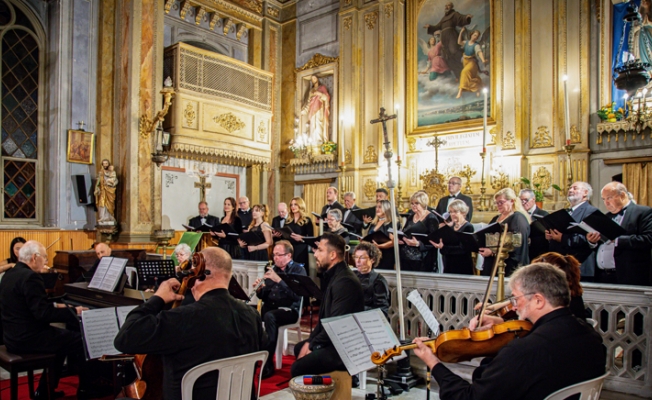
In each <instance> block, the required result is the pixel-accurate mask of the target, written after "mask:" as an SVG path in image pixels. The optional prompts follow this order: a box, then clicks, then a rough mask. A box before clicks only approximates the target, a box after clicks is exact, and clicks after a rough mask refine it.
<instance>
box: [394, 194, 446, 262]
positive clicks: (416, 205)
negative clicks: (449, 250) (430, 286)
mask: <svg viewBox="0 0 652 400" xmlns="http://www.w3.org/2000/svg"><path fill="white" fill-rule="evenodd" d="M410 209H411V211H412V212H411V213H410V214H409V216H408V218H407V220H406V222H405V226H404V227H403V231H404V232H406V233H408V232H416V233H425V234H430V233H433V232H434V231H436V230H437V228H438V225H439V223H438V221H437V217H436V216H435V214H433V213H431V212H430V211H428V195H427V194H425V193H423V192H416V193H414V194H413V195H412V196H411V197H410ZM399 243H400V244H401V246H400V248H399V255H400V257H401V269H403V270H405V271H420V272H432V271H433V269H434V262H431V261H429V260H434V257H426V256H427V255H428V253H429V252H431V251H433V246H432V245H431V244H428V245H425V244H424V243H423V242H421V241H419V240H417V239H416V238H408V237H404V238H403V239H402V240H401V241H399ZM435 252H436V250H435Z"/></svg>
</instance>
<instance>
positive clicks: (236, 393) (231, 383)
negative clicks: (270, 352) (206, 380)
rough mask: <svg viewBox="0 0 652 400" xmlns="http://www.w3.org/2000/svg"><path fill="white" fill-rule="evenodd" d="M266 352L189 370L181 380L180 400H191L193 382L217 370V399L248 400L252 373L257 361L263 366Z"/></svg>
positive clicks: (210, 363)
mask: <svg viewBox="0 0 652 400" xmlns="http://www.w3.org/2000/svg"><path fill="white" fill-rule="evenodd" d="M266 359H267V351H264V350H263V351H258V352H256V353H251V354H244V355H241V356H236V357H230V358H224V359H221V360H215V361H209V362H205V363H203V364H199V365H198V366H196V367H194V368H191V369H189V370H188V372H186V374H185V375H184V376H183V379H182V380H181V399H182V400H192V388H193V386H194V385H195V381H196V380H197V379H198V378H199V377H200V376H202V375H204V374H205V373H207V372H211V371H215V370H218V371H220V376H219V378H218V380H217V398H218V399H224V400H250V399H251V387H252V385H253V383H254V371H255V369H256V363H257V362H258V361H261V362H262V365H265V360H266ZM261 375H262V374H259V375H258V393H256V398H258V395H259V394H260V378H261Z"/></svg>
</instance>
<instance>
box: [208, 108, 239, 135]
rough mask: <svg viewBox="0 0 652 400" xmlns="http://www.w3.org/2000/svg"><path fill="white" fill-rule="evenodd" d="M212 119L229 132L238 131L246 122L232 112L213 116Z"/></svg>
mask: <svg viewBox="0 0 652 400" xmlns="http://www.w3.org/2000/svg"><path fill="white" fill-rule="evenodd" d="M213 121H215V123H217V124H218V125H219V126H221V127H222V128H224V129H226V130H227V131H228V132H229V133H233V132H235V131H239V130H240V129H242V128H244V127H245V126H246V124H245V123H244V122H242V121H241V120H240V119H239V118H238V117H236V116H235V115H233V114H232V113H226V114H222V115H220V116H218V117H213Z"/></svg>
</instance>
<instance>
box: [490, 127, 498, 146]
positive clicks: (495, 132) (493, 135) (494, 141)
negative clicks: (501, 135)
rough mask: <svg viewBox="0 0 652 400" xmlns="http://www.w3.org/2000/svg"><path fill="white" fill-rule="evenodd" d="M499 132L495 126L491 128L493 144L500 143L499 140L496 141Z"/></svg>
mask: <svg viewBox="0 0 652 400" xmlns="http://www.w3.org/2000/svg"><path fill="white" fill-rule="evenodd" d="M497 133H498V132H497V131H496V127H495V126H494V127H493V128H491V129H490V130H489V135H491V143H492V144H497V143H498V142H496V134H497Z"/></svg>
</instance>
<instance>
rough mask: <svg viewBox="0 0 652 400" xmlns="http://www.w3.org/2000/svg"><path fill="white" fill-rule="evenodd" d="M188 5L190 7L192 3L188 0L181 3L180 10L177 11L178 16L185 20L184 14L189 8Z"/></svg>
mask: <svg viewBox="0 0 652 400" xmlns="http://www.w3.org/2000/svg"><path fill="white" fill-rule="evenodd" d="M190 7H192V4H191V3H190V1H188V0H186V1H184V2H183V3H181V11H179V18H181V19H184V20H185V19H186V14H187V13H188V10H190Z"/></svg>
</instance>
